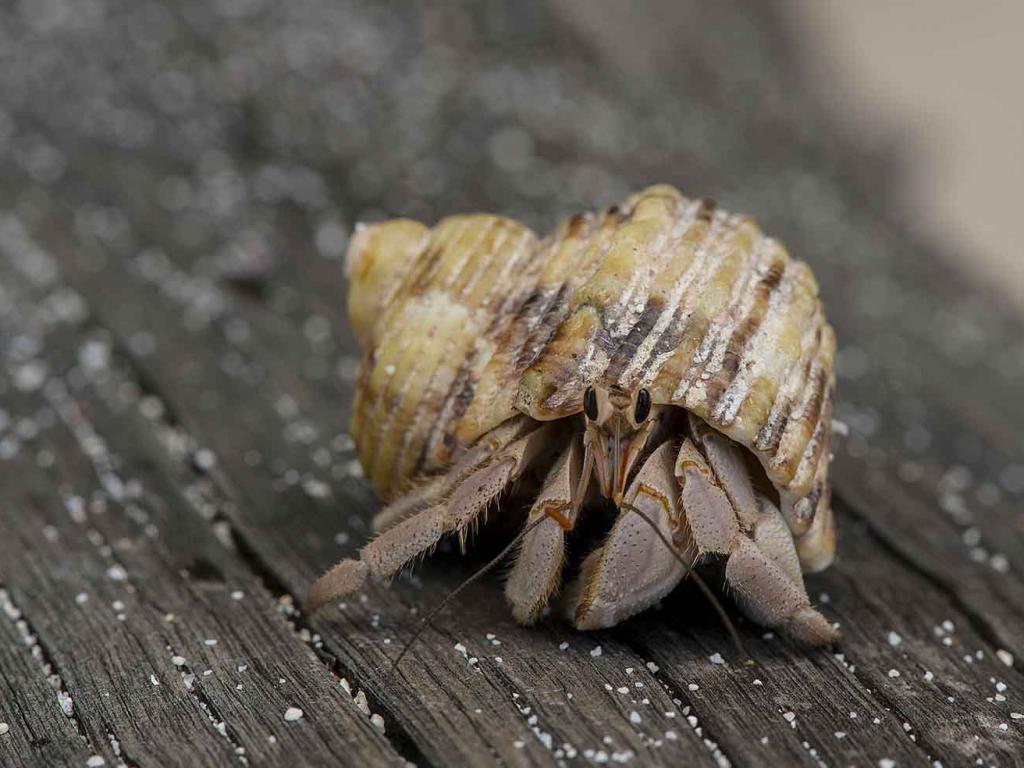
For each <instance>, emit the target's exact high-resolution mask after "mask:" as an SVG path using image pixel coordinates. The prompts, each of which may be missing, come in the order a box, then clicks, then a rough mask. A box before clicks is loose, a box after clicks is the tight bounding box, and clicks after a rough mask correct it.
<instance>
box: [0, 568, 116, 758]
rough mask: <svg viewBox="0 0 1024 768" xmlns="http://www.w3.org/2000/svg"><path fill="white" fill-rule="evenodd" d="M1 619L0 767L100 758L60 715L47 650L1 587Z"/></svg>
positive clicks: (71, 719)
mask: <svg viewBox="0 0 1024 768" xmlns="http://www.w3.org/2000/svg"><path fill="white" fill-rule="evenodd" d="M0 614H2V615H0V763H2V764H3V765H33V764H37V765H72V764H76V765H84V764H85V762H86V760H88V759H89V758H90V757H92V756H93V755H95V754H98V753H97V752H96V751H95V748H94V747H93V746H92V745H90V744H89V743H88V742H87V741H86V739H85V738H84V736H83V735H81V734H79V732H78V729H77V728H76V723H75V719H74V718H73V717H67V716H66V715H65V714H64V712H63V711H62V710H61V705H60V700H59V699H58V698H57V695H58V690H57V689H55V688H54V683H55V682H56V680H55V679H54V678H53V677H51V676H52V675H53V674H55V672H54V670H53V667H52V665H50V662H49V661H48V659H47V654H46V651H45V649H44V648H42V647H41V646H40V645H39V641H38V638H37V637H36V636H35V635H34V634H33V631H32V627H31V626H30V625H29V624H28V623H27V621H26V620H25V618H24V616H23V614H22V613H21V609H20V608H19V607H18V606H17V605H16V604H15V603H14V602H13V600H12V599H11V596H10V593H9V592H8V591H7V590H6V589H5V588H4V586H3V585H2V584H0ZM64 692H65V693H66V691H64Z"/></svg>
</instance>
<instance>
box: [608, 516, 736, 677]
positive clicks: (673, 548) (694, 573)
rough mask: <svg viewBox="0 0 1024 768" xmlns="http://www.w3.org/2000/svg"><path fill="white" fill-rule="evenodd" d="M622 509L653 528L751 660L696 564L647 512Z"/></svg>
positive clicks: (734, 627)
mask: <svg viewBox="0 0 1024 768" xmlns="http://www.w3.org/2000/svg"><path fill="white" fill-rule="evenodd" d="M622 508H623V509H628V510H629V511H630V512H635V513H636V514H637V515H638V516H639V517H640V519H641V520H643V521H644V522H645V523H647V524H648V525H649V526H651V528H652V529H653V530H654V532H655V533H656V534H657V536H658V538H659V539H661V541H662V543H663V544H664V545H665V546H666V547H668V549H669V552H671V553H672V556H673V557H674V558H675V559H676V560H678V561H679V563H680V564H681V565H682V566H683V567H684V568H686V573H685V574H684V577H685V576H692V577H693V580H694V581H695V582H697V586H698V587H700V590H701V592H703V593H704V596H705V597H706V598H707V599H708V602H710V603H711V605H712V606H713V607H714V609H715V611H716V612H717V613H718V618H719V619H720V620H721V622H722V625H723V626H724V627H725V628H726V630H727V631H728V632H729V635H730V637H731V638H732V642H733V644H734V645H735V646H736V652H737V653H738V654H739V655H740V656H741V657H742V658H744V659H749V658H750V654H749V653H747V649H746V648H745V647H744V646H743V641H742V640H740V634H739V632H737V631H736V625H735V624H733V623H732V619H730V618H729V614H727V613H726V612H725V608H723V607H722V603H721V602H720V601H719V599H718V598H717V597H716V596H715V593H714V592H712V591H711V587H709V586H708V585H707V583H706V582H705V581H704V579H702V578H701V577H700V574H698V573H697V571H696V570H695V569H694V567H693V565H694V564H693V563H687V562H686V560H684V559H683V556H682V555H681V554H679V550H678V549H677V548H676V546H675V544H673V543H672V542H671V541H669V539H668V538H667V537H666V536H665V534H664V533H662V532H661V529H660V528H658V525H657V524H656V523H655V522H654V521H653V520H652V519H651V518H650V517H649V516H648V515H647V513H646V512H642V511H641V510H640V508H639V507H637V506H635V505H633V504H627V503H623V504H622Z"/></svg>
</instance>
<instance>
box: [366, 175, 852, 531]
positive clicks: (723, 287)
mask: <svg viewBox="0 0 1024 768" xmlns="http://www.w3.org/2000/svg"><path fill="white" fill-rule="evenodd" d="M346 269H347V274H348V277H349V280H350V291H349V314H350V318H351V322H352V326H353V329H354V330H355V332H356V334H357V336H358V337H359V339H360V341H361V343H362V344H363V345H364V348H365V356H364V357H363V360H362V363H361V367H360V370H359V374H358V380H357V386H356V394H355V403H354V408H353V435H354V438H355V440H356V444H357V449H358V454H359V458H360V461H361V462H362V464H363V467H364V468H365V470H366V472H367V474H368V475H369V476H370V478H371V479H372V482H373V484H374V486H375V488H376V489H377V491H378V492H379V493H380V494H381V496H382V497H384V498H385V499H388V498H393V497H394V496H395V495H396V494H397V493H398V492H400V491H401V490H402V489H403V488H404V487H405V486H406V485H407V484H408V481H409V480H410V479H411V478H413V477H414V476H416V475H419V474H423V473H427V472H430V471H431V470H434V469H437V468H439V467H442V466H444V465H446V464H448V463H450V462H451V461H452V460H453V458H454V457H456V456H457V455H458V454H459V453H460V452H461V451H463V450H464V449H465V448H466V447H467V446H469V445H471V444H472V443H473V442H474V441H475V440H476V439H477V438H479V437H480V436H481V435H483V434H484V433H486V432H488V431H489V430H491V429H493V428H494V427H496V426H497V425H499V424H501V423H502V422H504V421H506V420H508V419H509V418H511V417H513V416H515V415H516V414H518V413H525V414H528V415H529V416H530V417H532V418H534V419H537V420H541V421H546V420H551V419H558V418H562V417H566V416H570V415H572V414H575V413H577V412H579V411H580V410H581V408H582V403H581V398H582V394H583V391H584V389H585V388H586V386H587V385H589V384H599V385H602V386H604V387H609V386H611V385H615V384H617V385H620V386H623V387H624V388H626V389H627V390H635V389H636V388H638V387H641V386H642V387H646V388H647V389H648V390H649V391H650V394H651V397H652V399H653V401H654V402H655V403H658V404H673V405H678V406H680V407H683V408H685V409H687V410H688V411H690V412H691V413H693V414H695V415H696V416H698V417H700V418H701V419H703V420H704V421H706V422H707V423H708V424H709V425H711V426H712V427H713V428H715V429H716V430H718V431H720V432H722V433H724V434H725V435H727V436H728V437H730V438H732V439H733V440H735V441H736V442H738V443H740V444H742V445H743V446H745V447H746V448H748V449H749V450H750V451H751V453H752V454H753V455H755V456H756V457H757V458H758V459H759V460H760V462H761V464H762V466H763V467H764V470H765V472H766V474H767V476H768V477H769V479H770V480H771V481H772V483H773V484H774V485H775V486H776V488H777V489H778V491H779V493H780V496H781V499H782V502H783V507H784V509H785V511H786V512H787V516H788V517H789V518H790V524H791V526H792V527H793V528H794V533H798V532H801V531H804V530H806V528H807V527H808V526H809V525H810V524H811V521H812V520H813V518H814V512H815V509H816V508H817V507H818V506H819V505H827V504H828V498H827V497H828V484H827V472H828V462H829V446H828V443H829V432H830V418H831V417H830V411H831V402H832V393H833V388H834V376H833V357H834V353H835V336H834V333H833V331H832V329H831V327H830V326H829V325H828V323H827V322H826V320H825V316H824V312H823V308H822V304H821V301H820V300H819V298H818V287H817V284H816V282H815V280H814V277H813V275H812V274H811V271H810V269H809V268H808V267H807V265H806V264H804V263H803V262H800V261H796V260H794V259H792V258H790V257H789V255H788V254H787V252H786V250H785V248H784V247H783V246H782V245H781V244H780V243H779V242H778V241H776V240H774V239H772V238H770V237H767V236H765V235H764V234H763V233H762V232H761V230H760V229H759V228H758V227H757V225H756V224H755V223H754V222H753V221H752V220H751V219H750V218H748V217H745V216H739V215H732V214H728V213H726V212H724V211H720V210H716V208H715V205H714V203H713V202H711V201H709V200H706V199H688V198H685V197H683V196H682V195H681V194H680V193H679V192H678V191H676V190H675V189H673V188H672V187H668V186H654V187H650V188H648V189H645V190H643V191H642V192H640V193H638V194H635V195H633V196H632V197H630V198H629V199H628V200H626V201H625V203H624V204H623V205H622V206H619V207H613V208H610V209H608V210H606V211H604V212H603V213H599V214H586V213H585V214H577V215H575V216H573V217H571V218H569V219H568V220H566V221H564V222H562V223H561V224H560V225H559V226H558V228H557V229H556V230H555V232H553V233H552V234H551V235H549V236H548V237H546V238H544V239H540V238H538V237H537V235H535V234H534V233H533V232H532V231H531V230H530V229H529V228H527V227H526V226H524V225H522V224H520V223H518V222H516V221H512V220H510V219H507V218H503V217H501V216H493V215H486V214H473V215H462V216H452V217H450V218H446V219H443V220H442V221H440V222H439V223H438V224H437V225H436V226H434V227H433V228H427V227H425V226H423V225H422V224H419V223H416V222H412V221H408V220H403V219H399V220H393V221H387V222H383V223H379V224H374V225H370V226H364V227H361V228H360V229H359V230H358V231H357V233H356V234H355V236H354V237H353V239H352V242H351V245H350V247H349V252H348V257H347V264H346ZM829 519H830V517H829Z"/></svg>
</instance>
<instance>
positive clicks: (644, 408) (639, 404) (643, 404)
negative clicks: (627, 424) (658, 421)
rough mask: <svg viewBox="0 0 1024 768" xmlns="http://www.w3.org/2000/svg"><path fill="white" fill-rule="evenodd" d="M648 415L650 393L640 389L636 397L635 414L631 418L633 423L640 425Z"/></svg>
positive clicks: (649, 410)
mask: <svg viewBox="0 0 1024 768" xmlns="http://www.w3.org/2000/svg"><path fill="white" fill-rule="evenodd" d="M650 414H651V393H650V392H648V391H647V390H646V389H641V390H640V391H639V392H638V393H637V396H636V413H635V414H634V416H633V421H635V422H636V423H637V424H642V423H643V422H644V421H646V419H647V417H648V416H650Z"/></svg>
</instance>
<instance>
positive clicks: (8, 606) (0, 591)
mask: <svg viewBox="0 0 1024 768" xmlns="http://www.w3.org/2000/svg"><path fill="white" fill-rule="evenodd" d="M0 613H3V614H4V615H5V616H6V617H7V619H8V620H9V621H10V622H11V623H12V624H13V625H14V628H15V629H16V630H17V632H18V634H19V636H20V637H21V639H22V642H23V643H24V644H25V646H26V647H27V648H28V649H29V654H30V655H31V656H32V658H33V659H34V660H35V661H36V663H37V664H38V666H39V670H40V671H41V672H42V674H43V677H44V678H45V679H46V682H47V683H48V684H49V685H50V687H51V688H53V690H54V692H55V693H56V697H57V706H58V708H59V709H60V711H61V713H62V714H63V715H64V716H65V717H67V719H68V720H70V721H71V722H72V724H73V725H74V727H75V731H76V732H77V733H78V736H79V738H80V739H81V740H82V742H83V743H84V744H85V745H86V746H87V747H88V748H89V749H90V750H91V751H93V752H95V751H96V746H95V745H94V744H93V741H92V739H91V738H90V737H89V733H88V731H87V730H86V728H85V724H84V723H83V722H82V719H81V717H80V715H79V713H78V709H76V707H75V699H74V696H73V695H72V693H71V691H70V690H69V689H68V687H67V683H66V682H65V679H64V675H63V674H62V673H61V671H60V668H59V667H58V666H57V663H56V662H55V661H54V656H53V654H52V653H51V652H50V651H49V649H48V648H47V647H46V644H45V643H43V641H42V640H40V639H39V633H38V632H36V630H35V627H33V625H32V622H31V621H30V620H29V618H28V617H27V616H26V615H25V612H24V611H23V610H22V609H21V608H19V607H18V605H17V604H16V603H15V602H14V598H13V597H11V593H10V592H9V591H8V589H7V588H6V586H5V585H4V584H3V583H2V582H0Z"/></svg>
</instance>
